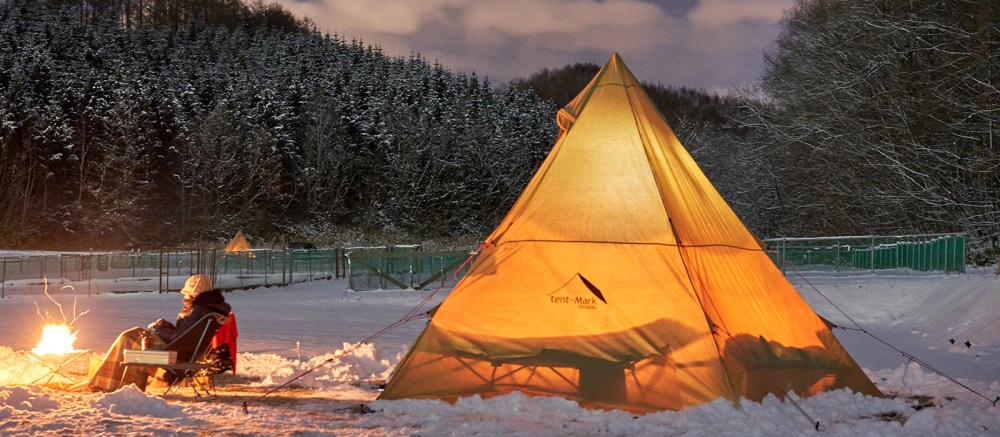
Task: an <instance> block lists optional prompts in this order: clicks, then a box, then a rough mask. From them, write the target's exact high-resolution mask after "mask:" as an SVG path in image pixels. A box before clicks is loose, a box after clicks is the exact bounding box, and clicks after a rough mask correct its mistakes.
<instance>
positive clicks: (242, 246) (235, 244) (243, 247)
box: [223, 231, 250, 253]
mask: <svg viewBox="0 0 1000 437" xmlns="http://www.w3.org/2000/svg"><path fill="white" fill-rule="evenodd" d="M247 250H250V243H249V242H247V237H244V236H243V231H237V232H236V235H235V236H234V237H233V239H232V240H229V244H227V245H226V248H225V249H223V252H225V253H240V252H243V251H247Z"/></svg>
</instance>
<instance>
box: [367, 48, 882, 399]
mask: <svg viewBox="0 0 1000 437" xmlns="http://www.w3.org/2000/svg"><path fill="white" fill-rule="evenodd" d="M557 122H558V124H559V128H560V135H559V138H558V140H557V142H556V144H555V146H554V147H553V148H552V151H551V152H550V153H549V155H548V156H547V157H546V159H545V161H544V162H543V163H542V165H541V168H539V170H538V171H537V172H536V173H535V176H534V177H533V178H532V179H531V181H530V182H529V183H528V186H527V187H526V188H525V190H524V192H523V193H522V194H521V196H520V197H519V198H518V200H517V202H516V203H515V204H514V206H513V207H512V208H511V210H510V212H509V213H508V214H507V217H506V218H505V219H504V220H503V221H502V222H501V223H500V225H499V226H498V227H497V229H496V230H495V231H493V233H492V234H491V235H490V236H489V237H488V238H487V240H486V244H485V247H484V248H483V250H482V251H481V252H480V254H479V256H478V258H477V259H476V261H475V263H474V264H473V266H472V267H471V269H470V270H469V272H468V273H467V274H466V276H465V277H464V278H463V279H462V280H461V281H460V282H459V283H458V284H457V285H456V286H455V288H454V289H453V290H452V291H451V293H450V294H449V296H448V297H447V298H446V299H445V300H444V302H443V303H441V305H440V306H439V307H438V308H437V309H436V311H434V312H433V315H432V318H431V320H430V322H429V323H428V324H427V327H426V328H425V329H424V331H423V333H422V334H421V335H420V337H418V338H417V340H416V342H415V343H414V344H413V347H412V348H410V350H409V352H408V353H407V355H406V357H405V358H404V359H403V360H402V361H401V362H400V363H399V365H397V366H396V369H395V371H394V373H393V375H392V377H391V378H390V379H389V381H388V384H387V386H386V388H385V391H384V392H383V393H382V395H381V396H380V398H381V399H401V398H435V399H443V400H447V401H455V400H456V399H457V398H459V397H463V396H472V395H480V396H482V397H492V396H497V395H502V394H507V393H511V392H514V391H521V392H523V393H525V394H528V395H538V396H561V397H565V398H569V399H573V400H576V401H578V402H580V404H582V405H585V406H588V407H596V408H620V409H623V410H627V411H633V412H637V413H643V412H652V411H659V410H665V409H670V410H679V409H683V408H686V407H690V406H695V405H699V404H703V403H706V402H711V401H713V400H715V399H718V398H725V399H729V400H730V401H733V402H736V401H737V400H738V399H739V398H741V397H742V398H747V399H751V400H755V401H759V400H761V399H763V398H764V396H766V395H767V394H769V393H773V394H774V395H776V396H778V397H781V398H784V396H785V395H786V394H787V393H788V392H789V391H792V392H795V393H797V394H798V395H800V396H810V395H814V394H816V393H819V392H821V391H824V390H829V389H837V388H845V387H846V388H850V389H852V390H854V391H857V392H861V393H864V394H869V395H880V393H879V390H878V389H877V388H876V387H875V385H874V384H873V383H872V382H871V381H870V380H869V379H868V377H867V376H865V374H864V372H863V371H862V370H861V369H860V368H859V367H858V365H857V364H856V363H855V362H854V360H853V359H851V357H850V356H849V355H848V353H847V351H846V350H845V349H844V348H843V346H842V345H841V344H840V342H839V341H838V340H837V339H836V338H835V337H834V336H833V334H832V333H831V332H830V329H829V328H828V327H827V326H826V325H825V324H824V322H823V320H822V319H820V318H819V317H818V316H817V315H816V313H815V312H814V311H813V310H812V308H810V307H809V305H808V304H807V303H806V302H805V301H804V300H803V299H802V297H800V296H799V294H798V292H797V291H796V290H795V288H794V287H792V285H791V284H790V283H789V282H788V281H787V280H786V279H785V277H784V276H783V275H782V274H781V272H780V271H778V269H777V268H776V267H775V266H774V264H773V263H772V262H771V260H770V259H769V258H768V256H767V254H766V253H765V252H764V251H763V250H762V246H761V244H760V242H759V240H757V239H756V238H755V237H754V236H753V235H752V234H751V233H750V232H749V231H748V230H747V229H746V227H745V226H744V225H743V223H742V222H741V221H740V220H739V218H737V216H736V214H735V213H734V212H733V211H732V209H730V208H729V206H728V205H727V204H726V202H725V201H724V200H723V199H722V197H721V196H720V195H719V193H718V192H717V191H716V190H715V188H714V187H713V186H712V184H711V183H710V182H709V180H708V179H707V178H706V177H705V175H704V174H703V173H702V172H701V170H700V169H699V168H698V165H697V164H696V163H695V161H694V160H693V159H692V158H691V155H690V154H688V152H687V151H686V150H685V149H684V148H683V146H681V144H680V142H679V141H678V140H677V137H676V136H674V133H673V132H672V131H671V129H670V128H669V127H668V126H667V123H666V121H664V119H663V116H662V115H661V114H660V113H659V112H658V111H657V109H656V108H655V107H654V106H653V104H652V102H651V101H650V100H649V98H648V96H647V95H646V93H645V92H644V91H643V89H642V86H641V85H640V84H639V82H638V81H637V80H636V79H635V77H634V76H633V75H632V73H631V72H630V71H629V70H628V68H627V67H626V66H625V64H624V63H623V62H622V60H621V59H620V58H619V56H618V55H617V54H615V55H613V56H612V57H611V60H610V61H608V63H607V65H605V66H604V68H603V69H601V71H600V72H599V73H598V74H597V76H596V77H595V78H594V79H593V80H592V81H591V82H590V84H589V85H587V87H586V88H585V89H584V90H583V91H582V92H581V93H580V94H579V95H578V96H577V97H576V98H575V99H574V100H573V101H572V102H570V103H569V104H568V105H567V106H566V107H565V108H563V109H562V110H560V111H559V114H558V117H557Z"/></svg>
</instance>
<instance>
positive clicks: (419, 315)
mask: <svg viewBox="0 0 1000 437" xmlns="http://www.w3.org/2000/svg"><path fill="white" fill-rule="evenodd" d="M483 246H485V243H483V244H482V245H480V246H479V248H478V249H476V250H475V251H473V252H472V253H471V254H469V257H468V258H466V259H465V261H464V262H462V264H461V265H460V266H459V267H458V268H457V269H455V271H453V272H452V273H451V275H450V276H449V277H448V280H452V279H455V277H456V276H458V272H460V271H462V269H464V268H465V266H466V265H467V264H468V263H469V262H470V261H472V259H473V258H475V257H476V255H478V254H479V251H480V250H482V248H483ZM446 282H447V281H443V282H442V283H441V284H440V285H438V286H437V288H435V289H434V291H432V292H430V293H428V294H427V296H426V297H424V298H423V300H421V301H420V302H418V303H417V304H416V305H415V306H414V307H413V308H412V309H410V311H408V312H407V313H406V315H404V316H403V317H402V318H400V319H399V320H397V321H395V322H393V323H390V324H389V325H387V326H385V327H383V328H382V329H380V330H378V331H376V332H375V333H374V334H371V335H369V336H367V337H365V338H364V339H363V340H361V341H359V342H357V343H354V344H352V345H351V346H350V347H347V348H344V350H343V351H341V352H340V353H338V354H336V355H334V356H332V357H330V358H328V359H326V360H324V361H323V362H321V363H319V364H317V365H315V366H313V367H311V368H309V369H307V370H305V371H303V372H301V373H299V374H298V375H296V376H295V377H293V378H291V379H289V380H288V381H285V382H284V383H283V384H280V385H278V386H276V387H274V388H272V389H271V390H268V391H267V392H265V393H264V394H262V395H260V396H258V397H257V398H255V399H252V400H250V401H249V402H243V406H242V407H243V413H244V414H249V412H250V410H249V407H250V406H251V405H254V404H256V403H258V402H260V401H261V400H263V399H264V398H266V397H268V396H270V395H271V394H273V393H274V392H276V391H278V390H281V389H282V388H285V387H287V386H288V385H289V384H291V383H292V382H295V381H297V380H298V379H300V378H302V377H304V376H306V375H308V374H310V373H312V372H315V371H316V370H319V369H320V368H322V367H323V366H326V365H328V364H332V363H335V362H337V361H339V360H340V359H341V358H343V357H345V356H348V355H350V354H352V353H354V351H356V350H358V349H360V348H361V347H362V346H364V345H366V344H370V343H371V342H372V341H374V340H375V339H377V338H379V337H381V336H383V335H385V334H388V333H389V332H391V331H392V330H394V329H396V328H398V327H400V326H403V325H405V324H407V323H409V322H412V321H414V320H419V319H424V318H430V313H431V311H430V310H428V311H424V312H420V310H421V309H423V307H424V306H426V305H427V303H428V302H430V301H431V300H432V299H433V298H434V295H435V294H437V293H438V292H439V291H441V289H442V288H444V284H445V283H446Z"/></svg>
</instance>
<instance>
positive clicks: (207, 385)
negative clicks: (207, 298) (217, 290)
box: [122, 314, 226, 399]
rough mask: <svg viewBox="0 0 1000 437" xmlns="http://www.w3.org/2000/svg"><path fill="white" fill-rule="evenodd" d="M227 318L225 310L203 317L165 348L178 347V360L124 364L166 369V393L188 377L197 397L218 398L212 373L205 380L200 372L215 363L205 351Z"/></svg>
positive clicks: (126, 364)
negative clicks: (201, 377)
mask: <svg viewBox="0 0 1000 437" xmlns="http://www.w3.org/2000/svg"><path fill="white" fill-rule="evenodd" d="M225 322H226V316H224V315H222V314H209V315H206V316H204V317H202V318H201V319H199V320H198V321H197V322H196V323H195V324H194V325H193V326H191V327H190V328H188V329H187V330H186V331H184V332H182V333H181V334H180V335H178V336H177V338H176V339H174V341H171V342H170V343H168V344H167V345H166V346H164V347H163V348H162V349H161V350H168V351H176V352H177V362H176V363H175V364H159V363H129V362H125V363H122V365H123V366H133V367H145V368H147V369H163V370H164V374H163V379H164V380H165V381H167V383H168V385H167V389H166V390H165V391H164V392H163V395H164V396H166V395H167V394H169V393H170V392H171V391H172V390H174V391H176V390H177V389H178V388H179V387H180V383H181V382H182V381H186V382H187V383H188V385H190V386H191V389H192V390H193V391H194V394H195V397H196V398H199V399H200V398H201V397H203V396H205V397H209V396H210V397H212V398H215V387H214V385H213V384H212V379H211V375H207V376H208V380H207V382H202V381H201V380H199V379H198V378H197V377H196V376H199V374H200V372H201V373H203V372H202V371H203V370H205V369H209V368H211V367H212V363H206V362H204V360H205V354H206V353H208V351H209V349H211V347H212V337H214V336H215V333H216V332H217V331H218V330H219V327H220V326H222V324H223V323H225Z"/></svg>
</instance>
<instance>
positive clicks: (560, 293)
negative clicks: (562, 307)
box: [548, 273, 608, 309]
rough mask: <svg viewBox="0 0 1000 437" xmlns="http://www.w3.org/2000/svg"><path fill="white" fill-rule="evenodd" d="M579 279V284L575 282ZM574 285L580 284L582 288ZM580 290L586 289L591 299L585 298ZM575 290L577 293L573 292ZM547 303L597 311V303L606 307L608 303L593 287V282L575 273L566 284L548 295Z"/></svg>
mask: <svg viewBox="0 0 1000 437" xmlns="http://www.w3.org/2000/svg"><path fill="white" fill-rule="evenodd" d="M576 279H579V282H577V281H576ZM574 283H577V284H582V285H583V287H580V286H579V285H576V286H573V284H574ZM582 288H586V290H587V291H588V292H590V294H592V295H593V297H590V296H587V295H585V294H584V293H583V292H582V290H581V289H582ZM573 290H577V291H573ZM548 296H549V303H554V304H571V305H575V306H576V308H578V309H597V301H598V300H600V301H601V302H604V304H605V305H607V303H608V301H607V299H605V298H604V293H602V292H601V289H600V288H598V287H597V286H596V285H594V283H593V282H590V281H589V280H587V278H585V277H583V275H582V274H580V273H577V274H576V275H575V276H574V277H573V278H571V279H570V280H569V281H567V282H566V284H565V285H563V286H562V287H559V288H558V289H556V291H553V292H551V293H549V294H548Z"/></svg>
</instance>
